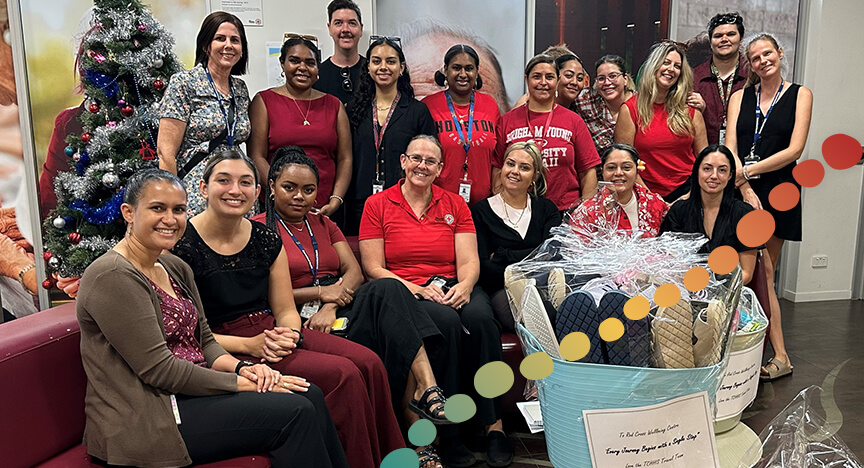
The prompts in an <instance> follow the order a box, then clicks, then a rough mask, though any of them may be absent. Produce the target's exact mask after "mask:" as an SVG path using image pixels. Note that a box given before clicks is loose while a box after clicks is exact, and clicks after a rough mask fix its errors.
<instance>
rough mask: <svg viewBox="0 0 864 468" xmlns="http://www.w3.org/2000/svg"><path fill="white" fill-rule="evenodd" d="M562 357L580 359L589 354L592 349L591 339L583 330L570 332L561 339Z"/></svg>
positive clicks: (571, 359)
mask: <svg viewBox="0 0 864 468" xmlns="http://www.w3.org/2000/svg"><path fill="white" fill-rule="evenodd" d="M560 350H561V357H563V358H564V360H566V361H578V360H580V359H582V358H584V357H585V356H587V355H588V351H591V340H589V339H588V335H586V334H584V333H582V332H573V333H568V334H567V336H565V337H564V339H563V340H561V345H560Z"/></svg>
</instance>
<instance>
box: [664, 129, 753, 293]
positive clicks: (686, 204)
mask: <svg viewBox="0 0 864 468" xmlns="http://www.w3.org/2000/svg"><path fill="white" fill-rule="evenodd" d="M735 167H736V165H735V156H733V155H732V151H730V150H729V148H727V147H725V146H723V145H716V144H715V145H708V146H707V147H705V149H703V150H702V151H701V152H700V153H699V156H696V162H695V163H693V173H692V174H691V175H690V196H689V198H686V199H680V200H678V201H677V202H675V204H673V205H672V207H671V208H670V209H669V213H668V214H666V218H665V219H664V220H663V224H662V225H661V226H660V234H663V233H664V232H689V233H693V234H702V235H704V236H705V237H707V238H708V243H706V244H705V245H703V246H702V248H701V249H700V252H701V253H710V252H711V251H712V250H714V249H715V248H717V247H720V246H722V245H728V246H730V247H732V248H734V249H735V251H737V252H738V263H739V264H740V265H741V273H742V278H743V280H744V284H745V285H746V284H747V283H749V282H750V279H751V278H752V277H753V268H754V267H755V266H756V252H757V251H758V250H759V249H761V248H763V246H759V247H747V246H746V245H744V244H742V243H741V241H739V240H738V236H737V234H736V233H735V228H736V226H738V221H740V220H741V218H743V217H744V215H746V214H747V213H749V212H751V211H753V207H751V206H750V205H748V204H747V203H745V202H743V201H741V200H738V199H736V198H735V181H734V179H733V178H734V177H735Z"/></svg>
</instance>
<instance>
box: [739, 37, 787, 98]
mask: <svg viewBox="0 0 864 468" xmlns="http://www.w3.org/2000/svg"><path fill="white" fill-rule="evenodd" d="M758 41H768V42H770V43H771V45H773V46H774V48H775V49H777V52H778V53H779V52H780V51H781V50H783V48H782V47H780V43H779V42H777V38H776V37H774V36H773V35H771V34H770V33H767V32H763V33H759V34H757V35H755V36H753V37H752V38H751V39H750V40H749V41H747V47H745V48H744V58H746V59H747V64H748V65H749V64H750V47H752V46H753V44H755V43H756V42H758ZM785 65H786V62H782V61H781V64H780V71H781V72H784V71H786V70H785V68H786V67H785ZM759 81H760V78H759V75H757V74H756V72H755V71H753V68H752V67H751V68H750V73H749V74H748V75H747V81H746V82H745V83H744V87H747V86H753V85H755V84H757V83H759Z"/></svg>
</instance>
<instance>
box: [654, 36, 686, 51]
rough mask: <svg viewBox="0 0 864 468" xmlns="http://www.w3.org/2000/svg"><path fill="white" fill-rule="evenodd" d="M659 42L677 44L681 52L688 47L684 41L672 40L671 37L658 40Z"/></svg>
mask: <svg viewBox="0 0 864 468" xmlns="http://www.w3.org/2000/svg"><path fill="white" fill-rule="evenodd" d="M660 44H674V45H676V46H678V48H679V49H681V50H682V51H683V52H687V48H688V47H690V46H688V45H687V44H686V43H684V42H678V41H673V40H672V39H663V40H662V41H660Z"/></svg>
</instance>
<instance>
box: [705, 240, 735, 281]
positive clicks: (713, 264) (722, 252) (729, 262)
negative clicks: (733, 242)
mask: <svg viewBox="0 0 864 468" xmlns="http://www.w3.org/2000/svg"><path fill="white" fill-rule="evenodd" d="M736 266H738V252H736V251H735V248H733V247H730V246H728V245H721V246H720V247H717V248H716V249H714V250H712V251H711V253H710V254H708V268H710V269H711V271H713V272H714V273H715V274H717V275H728V274H729V273H732V270H734V269H735V267H736Z"/></svg>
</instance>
